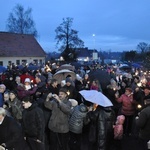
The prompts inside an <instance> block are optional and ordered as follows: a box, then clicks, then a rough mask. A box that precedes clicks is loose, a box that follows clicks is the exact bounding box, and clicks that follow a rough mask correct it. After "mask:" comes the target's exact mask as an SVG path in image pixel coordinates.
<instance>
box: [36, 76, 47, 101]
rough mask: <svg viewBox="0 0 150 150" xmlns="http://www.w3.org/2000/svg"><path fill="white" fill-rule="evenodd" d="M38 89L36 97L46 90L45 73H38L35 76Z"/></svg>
mask: <svg viewBox="0 0 150 150" xmlns="http://www.w3.org/2000/svg"><path fill="white" fill-rule="evenodd" d="M35 81H36V84H35V86H37V90H36V93H35V98H36V99H37V98H40V97H41V96H42V95H43V93H44V92H45V90H46V78H45V77H44V76H43V75H36V77H35Z"/></svg>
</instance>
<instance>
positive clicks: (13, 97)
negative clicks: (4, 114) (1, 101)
mask: <svg viewBox="0 0 150 150" xmlns="http://www.w3.org/2000/svg"><path fill="white" fill-rule="evenodd" d="M9 97H10V100H9V101H8V105H9V111H10V113H11V116H12V117H14V118H15V119H16V120H17V121H18V122H21V119H22V111H23V107H22V103H21V101H20V100H19V99H18V98H17V93H16V92H15V91H10V93H9Z"/></svg>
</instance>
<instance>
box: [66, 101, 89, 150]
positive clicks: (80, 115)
mask: <svg viewBox="0 0 150 150" xmlns="http://www.w3.org/2000/svg"><path fill="white" fill-rule="evenodd" d="M87 112H88V107H87V106H86V105H84V104H83V103H81V104H80V105H77V106H75V107H74V108H73V109H72V112H71V114H70V119H69V130H70V142H69V145H70V150H80V149H81V140H82V129H83V126H84V124H85V123H86V114H87Z"/></svg>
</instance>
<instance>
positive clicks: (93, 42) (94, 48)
mask: <svg viewBox="0 0 150 150" xmlns="http://www.w3.org/2000/svg"><path fill="white" fill-rule="evenodd" d="M92 36H93V45H94V49H95V34H93V35H92Z"/></svg>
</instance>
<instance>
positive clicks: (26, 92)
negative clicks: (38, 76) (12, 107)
mask: <svg viewBox="0 0 150 150" xmlns="http://www.w3.org/2000/svg"><path fill="white" fill-rule="evenodd" d="M36 90H37V87H36V86H34V87H33V88H32V89H30V90H26V89H25V86H24V85H23V84H19V85H18V86H17V88H16V91H17V95H18V98H19V99H20V100H21V101H22V99H23V98H24V97H26V96H31V95H34V94H35V92H36Z"/></svg>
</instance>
